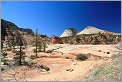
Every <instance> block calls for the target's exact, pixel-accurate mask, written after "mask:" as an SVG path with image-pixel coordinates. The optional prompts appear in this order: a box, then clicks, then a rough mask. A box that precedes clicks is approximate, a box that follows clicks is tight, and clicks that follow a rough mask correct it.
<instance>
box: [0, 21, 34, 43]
mask: <svg viewBox="0 0 122 82" xmlns="http://www.w3.org/2000/svg"><path fill="white" fill-rule="evenodd" d="M18 34H20V35H21V36H22V37H23V39H24V40H25V41H26V42H27V44H28V45H30V44H32V42H33V41H34V37H33V36H34V32H33V31H32V30H31V29H25V28H19V27H18V26H17V25H15V24H14V23H12V22H9V21H6V20H4V19H1V35H2V36H1V39H2V40H3V41H4V40H5V37H7V39H8V40H9V41H10V42H12V40H13V39H17V38H18V37H19V36H17V35H18Z"/></svg>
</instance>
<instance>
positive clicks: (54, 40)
mask: <svg viewBox="0 0 122 82" xmlns="http://www.w3.org/2000/svg"><path fill="white" fill-rule="evenodd" d="M51 43H52V44H62V40H61V39H60V38H59V37H57V36H55V37H53V38H52V40H51Z"/></svg>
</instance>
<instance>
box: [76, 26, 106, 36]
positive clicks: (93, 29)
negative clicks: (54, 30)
mask: <svg viewBox="0 0 122 82" xmlns="http://www.w3.org/2000/svg"><path fill="white" fill-rule="evenodd" d="M101 31H104V30H101V29H98V28H96V27H93V26H87V27H86V28H85V29H84V30H82V31H80V32H79V33H78V34H77V35H81V34H97V33H99V32H101Z"/></svg>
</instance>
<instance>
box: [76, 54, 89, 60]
mask: <svg viewBox="0 0 122 82" xmlns="http://www.w3.org/2000/svg"><path fill="white" fill-rule="evenodd" d="M76 57H77V58H76V60H82V61H84V60H86V59H88V56H86V55H85V54H82V53H80V54H78V55H77V56H76Z"/></svg>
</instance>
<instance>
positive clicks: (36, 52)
mask: <svg viewBox="0 0 122 82" xmlns="http://www.w3.org/2000/svg"><path fill="white" fill-rule="evenodd" d="M37 35H38V33H37V30H36V57H37V40H38V39H37Z"/></svg>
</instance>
